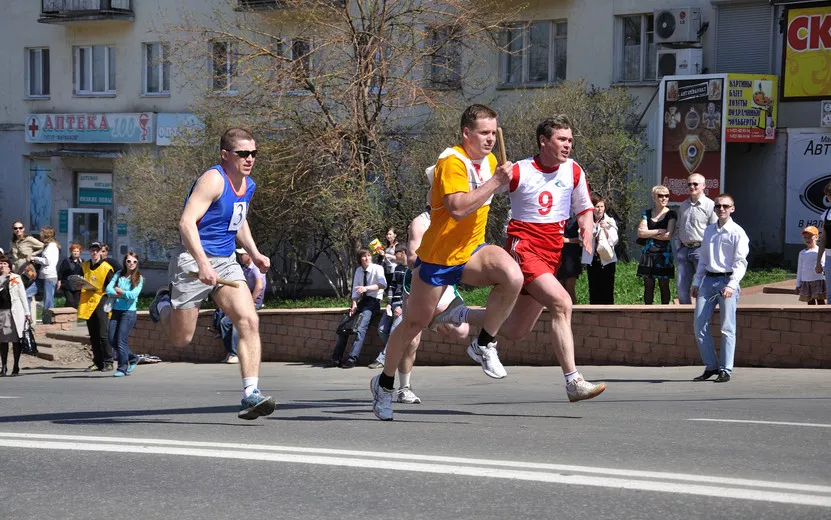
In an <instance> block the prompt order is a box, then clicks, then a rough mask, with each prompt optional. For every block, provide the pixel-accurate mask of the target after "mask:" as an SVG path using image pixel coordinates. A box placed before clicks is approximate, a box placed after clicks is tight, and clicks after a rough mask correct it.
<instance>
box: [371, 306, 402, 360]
mask: <svg viewBox="0 0 831 520" xmlns="http://www.w3.org/2000/svg"><path fill="white" fill-rule="evenodd" d="M403 319H404V314H403V313H402V314H401V315H400V316H398V317H397V318H396V317H395V316H387V314H386V313H384V315H383V316H381V323H379V324H378V335H380V336H381V340H382V341H383V342H384V349H383V350H382V351H381V353H380V354H378V357H376V358H375V361H377V362H379V363H381V364H382V365H384V364H386V361H387V341H389V340H390V334H392V331H394V330H395V328H396V327H397V326H399V325H400V324H401V321H402V320H403Z"/></svg>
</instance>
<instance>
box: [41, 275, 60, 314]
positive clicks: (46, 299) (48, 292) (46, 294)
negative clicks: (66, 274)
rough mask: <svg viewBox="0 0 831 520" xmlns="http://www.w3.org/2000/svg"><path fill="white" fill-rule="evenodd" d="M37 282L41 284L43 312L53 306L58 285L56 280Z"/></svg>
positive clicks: (46, 279)
mask: <svg viewBox="0 0 831 520" xmlns="http://www.w3.org/2000/svg"><path fill="white" fill-rule="evenodd" d="M38 281H40V282H43V310H44V311H47V310H49V309H51V308H52V307H54V306H55V287H56V286H57V285H58V280H50V279H48V278H44V279H43V280H38Z"/></svg>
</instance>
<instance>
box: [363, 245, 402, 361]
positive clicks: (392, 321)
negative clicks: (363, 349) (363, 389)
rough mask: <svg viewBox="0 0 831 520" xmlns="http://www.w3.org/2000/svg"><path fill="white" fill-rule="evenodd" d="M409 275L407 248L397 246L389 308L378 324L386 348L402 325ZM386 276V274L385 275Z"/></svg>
mask: <svg viewBox="0 0 831 520" xmlns="http://www.w3.org/2000/svg"><path fill="white" fill-rule="evenodd" d="M406 273H407V247H406V246H404V245H397V246H395V270H394V271H393V272H392V276H390V277H389V278H387V283H388V285H387V307H386V309H384V312H383V313H382V314H381V322H380V323H379V324H378V335H379V336H381V341H383V343H384V347H385V348H386V345H387V340H388V339H389V338H390V332H392V330H393V329H394V328H395V327H397V326H398V324H399V323H401V317H402V314H403V312H404V307H403V303H404V275H405V274H406ZM385 274H386V273H385ZM382 366H384V363H383V362H379V361H378V360H377V359H376V361H374V362H372V363H370V365H369V368H380V367H382Z"/></svg>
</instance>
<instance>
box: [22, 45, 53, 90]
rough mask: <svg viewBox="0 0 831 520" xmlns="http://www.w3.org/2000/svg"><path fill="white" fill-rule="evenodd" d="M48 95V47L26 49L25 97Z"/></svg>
mask: <svg viewBox="0 0 831 520" xmlns="http://www.w3.org/2000/svg"><path fill="white" fill-rule="evenodd" d="M47 96H49V49H47V48H42V49H26V97H31V98H37V97H47Z"/></svg>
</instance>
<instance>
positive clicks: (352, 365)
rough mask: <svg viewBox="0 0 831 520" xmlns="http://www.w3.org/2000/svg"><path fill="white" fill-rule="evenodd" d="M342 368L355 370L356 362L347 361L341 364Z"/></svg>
mask: <svg viewBox="0 0 831 520" xmlns="http://www.w3.org/2000/svg"><path fill="white" fill-rule="evenodd" d="M340 367H341V368H355V361H354V360H352V359H347V360H346V361H344V362H343V363H341V364H340Z"/></svg>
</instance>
